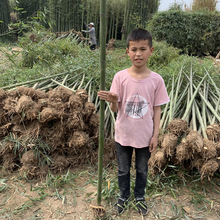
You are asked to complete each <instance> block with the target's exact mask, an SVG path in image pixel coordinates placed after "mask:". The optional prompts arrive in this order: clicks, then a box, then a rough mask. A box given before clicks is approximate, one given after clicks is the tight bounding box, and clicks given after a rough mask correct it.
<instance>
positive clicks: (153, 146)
mask: <svg viewBox="0 0 220 220" xmlns="http://www.w3.org/2000/svg"><path fill="white" fill-rule="evenodd" d="M156 148H157V137H154V136H153V137H152V138H151V140H150V146H149V151H150V152H151V153H152V152H153V151H155V150H156Z"/></svg>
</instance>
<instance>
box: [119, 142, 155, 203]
mask: <svg viewBox="0 0 220 220" xmlns="http://www.w3.org/2000/svg"><path fill="white" fill-rule="evenodd" d="M115 146H116V151H117V161H118V185H119V189H120V197H121V198H123V199H128V198H129V197H130V168H131V160H132V153H133V149H135V169H136V181H135V187H134V196H135V198H144V194H145V187H146V184H147V173H148V160H149V158H150V155H151V153H150V152H149V147H144V148H133V147H129V146H122V145H120V144H119V143H117V142H115Z"/></svg>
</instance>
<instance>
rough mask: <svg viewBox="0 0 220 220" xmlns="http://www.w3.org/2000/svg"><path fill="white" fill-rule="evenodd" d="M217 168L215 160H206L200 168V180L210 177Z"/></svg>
mask: <svg viewBox="0 0 220 220" xmlns="http://www.w3.org/2000/svg"><path fill="white" fill-rule="evenodd" d="M218 168H219V164H218V162H217V161H216V160H215V159H210V160H207V161H206V162H205V163H204V164H203V165H202V167H201V179H204V178H205V177H208V178H210V177H212V176H213V175H214V173H215V172H216V171H217V170H218Z"/></svg>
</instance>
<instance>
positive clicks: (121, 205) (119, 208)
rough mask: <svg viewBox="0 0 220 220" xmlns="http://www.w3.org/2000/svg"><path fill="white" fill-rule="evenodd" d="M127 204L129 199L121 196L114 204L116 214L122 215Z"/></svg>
mask: <svg viewBox="0 0 220 220" xmlns="http://www.w3.org/2000/svg"><path fill="white" fill-rule="evenodd" d="M126 205H127V200H126V199H123V198H119V199H118V201H117V202H116V203H115V205H114V210H115V212H116V214H118V215H120V214H122V213H123V212H124V210H125V206H126Z"/></svg>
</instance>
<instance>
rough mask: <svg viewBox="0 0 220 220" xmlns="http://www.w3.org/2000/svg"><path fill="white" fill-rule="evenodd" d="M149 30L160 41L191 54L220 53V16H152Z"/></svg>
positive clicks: (175, 13)
mask: <svg viewBox="0 0 220 220" xmlns="http://www.w3.org/2000/svg"><path fill="white" fill-rule="evenodd" d="M148 27H149V29H150V31H151V33H152V35H153V36H154V37H156V39H157V40H159V41H161V40H164V41H166V42H167V43H169V44H170V45H172V46H174V47H177V48H180V49H182V51H183V52H185V53H188V54H190V55H199V56H201V55H208V54H211V55H214V56H215V55H216V54H217V53H218V52H219V50H220V14H219V13H217V12H208V11H199V12H191V13H189V12H183V11H179V10H178V11H173V10H171V11H167V12H161V13H158V14H156V15H155V16H153V18H152V20H151V21H150V22H149V26H148Z"/></svg>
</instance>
